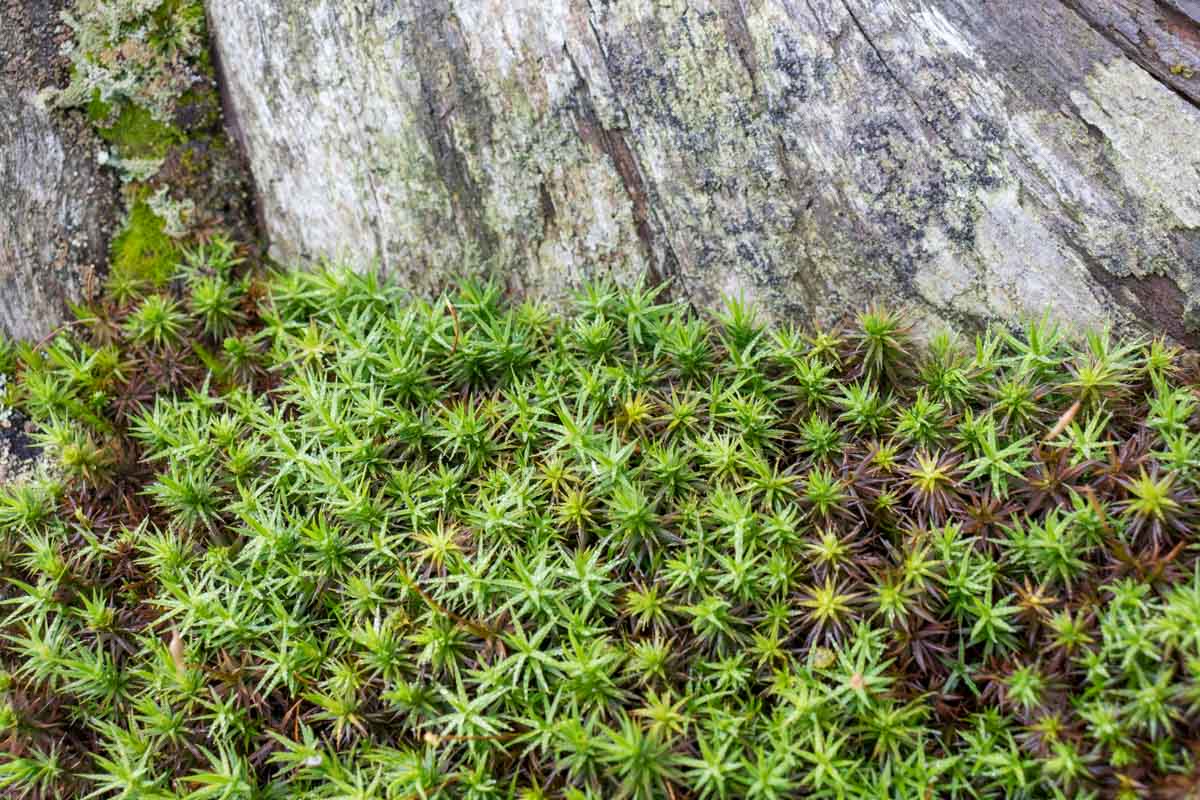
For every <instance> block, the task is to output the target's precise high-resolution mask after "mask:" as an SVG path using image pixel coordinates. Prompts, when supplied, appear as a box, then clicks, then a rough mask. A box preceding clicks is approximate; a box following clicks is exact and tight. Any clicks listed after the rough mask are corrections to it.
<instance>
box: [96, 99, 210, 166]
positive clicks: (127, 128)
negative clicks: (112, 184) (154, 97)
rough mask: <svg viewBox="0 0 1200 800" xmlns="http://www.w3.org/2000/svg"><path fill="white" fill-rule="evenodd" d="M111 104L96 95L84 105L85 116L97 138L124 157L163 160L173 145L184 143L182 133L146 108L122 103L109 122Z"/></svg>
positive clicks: (111, 113)
mask: <svg viewBox="0 0 1200 800" xmlns="http://www.w3.org/2000/svg"><path fill="white" fill-rule="evenodd" d="M113 116H114V111H113V107H112V104H110V103H106V102H104V101H103V100H102V99H100V96H99V93H97V94H96V95H95V96H94V97H93V98H92V101H91V102H90V103H89V104H88V117H89V118H90V119H91V120H92V121H93V122H94V123H95V124H96V126H97V131H98V132H99V134H100V136H101V138H103V139H104V141H106V142H108V143H109V144H111V145H113V146H115V147H116V148H117V150H118V152H119V153H120V155H121V156H122V157H124V158H164V157H166V155H167V152H168V151H169V150H170V149H171V147H173V146H174V145H177V144H180V143H182V142H183V141H185V139H186V137H185V136H184V134H183V132H182V131H181V130H179V129H178V128H176V127H175V126H174V125H170V124H168V123H165V122H161V121H159V120H157V119H155V118H154V115H153V114H151V113H150V111H149V110H148V109H145V108H142V107H141V106H138V105H134V104H132V103H126V104H123V106H122V108H121V109H120V111H119V113H117V114H116V118H115V119H113Z"/></svg>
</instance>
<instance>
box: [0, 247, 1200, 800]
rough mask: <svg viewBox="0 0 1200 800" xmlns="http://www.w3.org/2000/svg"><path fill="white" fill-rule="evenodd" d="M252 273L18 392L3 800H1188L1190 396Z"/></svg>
mask: <svg viewBox="0 0 1200 800" xmlns="http://www.w3.org/2000/svg"><path fill="white" fill-rule="evenodd" d="M240 269H241V267H240V265H239V264H238V262H237V259H236V258H235V257H234V253H233V250H232V248H230V247H227V246H224V245H223V244H221V243H220V242H218V243H217V244H215V245H213V246H211V247H208V248H207V249H205V250H202V251H199V252H196V253H193V254H191V256H190V257H189V259H188V260H187V263H186V264H185V266H184V268H183V269H182V271H181V273H180V275H179V276H177V277H176V279H175V280H174V281H173V282H172V283H171V284H170V286H169V287H168V288H167V289H164V290H162V291H161V292H159V293H155V294H150V295H149V296H144V297H138V296H133V295H131V296H128V297H114V298H110V299H109V300H108V301H106V303H105V304H104V305H102V306H100V307H98V308H95V309H92V310H90V311H87V312H85V315H84V320H85V323H86V324H83V325H80V326H78V327H77V328H76V330H75V332H74V337H73V338H72V337H68V336H67V335H63V336H60V337H58V338H57V339H55V340H54V341H53V342H51V343H49V344H47V345H46V346H44V347H42V348H41V349H40V350H35V348H32V347H24V348H20V349H19V351H18V355H19V356H20V360H21V365H20V367H19V368H18V370H17V371H18V379H17V381H15V384H14V385H15V386H16V387H17V389H16V392H15V393H16V399H17V401H18V402H19V404H20V405H21V407H22V408H23V409H24V410H25V411H26V413H29V414H30V415H31V416H33V417H34V418H35V419H37V420H38V421H39V423H40V425H41V428H42V431H43V433H42V441H43V444H44V445H45V446H46V447H47V448H49V450H50V451H51V452H52V453H53V454H54V455H55V457H56V459H57V462H58V464H59V469H58V471H57V472H56V473H55V475H54V476H47V477H44V478H42V479H40V480H37V481H33V482H30V483H27V484H24V485H22V486H17V487H9V488H7V489H5V490H3V493H2V494H0V567H2V570H3V577H4V579H5V581H4V587H3V590H2V591H3V600H4V604H3V607H2V610H0V624H2V634H3V635H2V638H0V663H2V666H3V671H2V672H0V686H2V688H3V692H4V694H3V704H2V706H0V729H2V730H3V736H4V737H5V738H4V743H5V744H4V752H5V756H4V757H3V760H2V763H0V784H2V785H3V786H4V787H6V788H7V790H8V791H9V792H12V793H13V794H15V795H17V796H22V795H28V796H45V797H53V796H62V797H85V796H91V797H126V798H174V797H187V798H196V799H197V800H198V799H199V798H258V797H263V798H268V797H313V798H397V799H399V798H432V797H438V798H483V797H510V796H518V795H519V796H524V797H530V798H533V797H562V798H572V799H573V800H574V799H576V798H608V797H634V798H690V797H695V798H733V797H749V798H777V797H822V798H844V797H903V798H908V797H912V798H918V797H919V798H926V797H954V798H975V797H995V798H1002V797H1031V798H1033V797H1088V796H1096V797H1112V796H1116V797H1139V796H1145V795H1147V794H1149V793H1152V792H1157V793H1160V794H1162V796H1180V795H1181V794H1183V793H1185V792H1186V791H1188V790H1189V787H1192V786H1193V785H1194V782H1195V781H1194V777H1193V775H1194V769H1195V763H1194V760H1195V756H1194V753H1193V747H1194V744H1195V742H1196V739H1197V731H1198V725H1200V715H1198V712H1200V572H1198V571H1197V570H1198V567H1197V551H1196V546H1195V545H1196V536H1195V530H1196V529H1195V525H1196V521H1197V517H1198V516H1200V501H1198V500H1197V496H1196V487H1197V479H1198V477H1200V472H1198V469H1200V432H1198V430H1200V424H1198V420H1200V418H1198V415H1197V395H1196V391H1195V370H1194V366H1193V364H1192V362H1191V361H1190V360H1189V357H1188V356H1187V354H1181V353H1178V352H1176V351H1174V350H1172V349H1171V348H1170V347H1168V346H1166V345H1164V344H1163V343H1162V342H1157V341H1130V340H1121V339H1118V338H1116V337H1111V336H1108V335H1104V334H1093V335H1091V336H1089V337H1086V338H1085V339H1083V340H1079V341H1076V340H1073V339H1071V338H1069V337H1067V336H1066V335H1064V334H1063V333H1062V332H1061V331H1059V330H1058V329H1056V328H1055V326H1054V325H1053V324H1051V323H1049V322H1042V323H1039V324H1032V325H1030V326H1028V327H1027V328H1026V329H1025V330H1024V331H1022V332H1020V333H1011V332H1007V331H1000V330H995V331H990V332H988V333H986V334H983V335H980V336H979V337H978V338H977V339H975V340H974V341H973V342H958V341H956V340H954V339H952V338H950V337H948V336H941V337H936V338H934V339H933V340H932V341H930V342H927V343H924V344H920V345H918V344H916V343H915V342H913V341H912V340H911V339H910V337H909V334H908V331H907V330H906V328H905V326H904V324H903V321H902V319H901V318H900V317H899V316H897V315H896V314H894V313H891V312H887V311H883V310H878V309H873V310H869V311H866V312H864V313H863V314H862V315H860V316H859V318H858V319H857V321H855V322H854V323H853V324H848V325H846V326H844V327H843V328H839V329H830V330H807V331H800V330H792V329H787V328H780V329H769V328H766V327H764V326H762V325H760V324H759V323H758V322H757V321H756V319H755V317H754V314H753V312H752V311H751V310H750V309H749V308H747V307H745V306H744V305H742V304H739V303H731V304H729V306H728V308H727V309H726V311H725V312H723V313H722V314H721V315H719V316H718V317H717V318H708V317H701V316H697V315H696V314H694V313H691V312H689V311H687V310H685V309H684V308H682V307H679V306H676V305H673V304H670V303H666V302H662V301H661V300H660V299H659V297H658V294H657V292H656V291H655V290H652V289H647V288H635V289H623V290H617V289H614V288H612V287H608V286H605V285H602V284H597V285H593V286H589V287H586V288H585V289H583V290H581V291H580V293H579V296H578V298H577V300H576V302H575V304H574V306H573V307H572V308H571V309H570V310H569V311H568V312H567V313H566V314H564V315H560V314H557V313H554V312H552V311H551V310H549V309H547V308H544V307H542V306H539V305H537V304H535V303H530V302H525V303H520V304H518V303H515V302H509V301H507V300H506V299H505V298H504V297H502V295H501V292H500V291H499V290H497V289H496V288H495V287H493V286H490V285H487V284H469V285H466V286H463V287H461V288H460V289H458V290H456V291H455V292H453V293H450V294H449V295H447V296H446V297H444V298H441V299H439V300H438V301H436V302H426V301H422V300H415V299H412V298H410V297H408V296H406V295H405V293H404V292H402V291H401V290H399V289H397V288H395V287H392V286H389V285H386V284H383V283H380V282H378V281H376V280H375V279H373V278H371V277H360V276H354V275H351V274H348V273H344V272H339V271H336V270H328V271H324V272H319V273H313V274H306V273H287V274H282V275H279V276H276V277H273V278H271V279H270V280H269V281H267V282H263V281H259V280H255V279H251V278H249V277H246V276H245V275H243V274H241V272H240Z"/></svg>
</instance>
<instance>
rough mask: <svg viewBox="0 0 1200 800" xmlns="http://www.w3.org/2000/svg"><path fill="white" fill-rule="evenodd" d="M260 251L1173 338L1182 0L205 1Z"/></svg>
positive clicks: (400, 270)
mask: <svg viewBox="0 0 1200 800" xmlns="http://www.w3.org/2000/svg"><path fill="white" fill-rule="evenodd" d="M208 5H209V16H210V24H211V27H212V30H213V32H214V35H215V44H216V48H217V52H218V55H219V61H220V63H221V67H222V70H223V75H224V79H225V81H224V82H225V91H226V100H227V104H228V112H229V117H230V119H231V123H232V125H233V126H234V127H235V131H234V133H235V135H236V136H237V137H238V138H239V139H240V141H241V142H242V144H243V146H244V147H245V149H246V151H247V153H248V155H249V158H250V162H251V166H252V169H253V171H254V175H255V181H256V184H257V187H258V192H259V196H260V205H261V213H262V216H263V219H264V221H265V225H266V231H267V233H268V235H269V237H270V240H271V244H272V248H273V253H274V255H275V256H276V257H277V258H279V259H280V260H281V261H284V262H286V263H304V262H313V261H317V260H320V259H325V258H329V259H342V260H348V261H351V262H353V263H355V264H361V265H364V266H365V265H368V264H370V263H372V262H378V263H379V264H381V265H382V266H383V268H384V269H385V270H386V271H388V272H390V273H393V274H396V275H399V276H401V277H402V278H403V279H404V280H406V281H408V282H409V283H411V284H412V285H413V286H414V287H416V288H419V289H427V288H431V287H435V286H438V285H440V284H442V283H443V282H444V281H445V280H447V279H448V277H449V276H453V275H454V274H456V273H457V272H459V271H460V270H461V269H462V265H463V264H464V263H466V262H469V261H470V260H471V259H473V258H474V257H476V256H488V257H492V258H494V259H495V260H496V261H497V262H498V263H501V264H503V265H504V270H505V275H506V276H507V278H508V280H509V281H510V282H511V284H512V286H513V288H515V289H518V290H528V291H533V292H537V293H540V294H543V295H546V296H550V297H554V296H558V295H561V294H562V293H563V292H564V291H565V290H566V289H567V288H568V287H570V286H572V285H574V284H576V283H578V281H579V280H580V279H582V278H583V277H585V276H592V275H603V274H610V275H613V276H615V277H617V278H619V279H621V280H633V279H636V278H637V277H639V276H643V275H648V276H650V277H651V278H652V279H670V280H671V286H672V287H673V288H672V291H674V292H676V293H677V294H679V295H682V296H684V297H687V298H689V299H691V300H692V301H693V302H695V303H696V304H697V305H702V306H703V305H711V304H712V303H714V302H716V301H717V300H718V299H719V297H720V295H721V294H722V293H742V294H743V295H745V296H747V297H748V298H749V299H751V300H754V301H757V302H758V304H759V305H760V306H761V307H762V308H763V309H765V310H766V311H767V312H768V313H769V314H770V315H771V316H773V317H775V318H777V319H785V320H798V321H799V320H830V319H835V318H838V317H840V316H842V315H843V314H845V313H847V312H848V311H849V310H852V309H855V308H858V307H861V306H863V305H864V304H866V303H868V302H870V301H872V300H880V301H887V302H889V303H891V304H893V305H903V306H907V307H909V308H911V309H913V310H914V311H915V313H916V315H917V316H918V318H920V319H923V320H928V321H934V320H945V321H949V322H951V323H954V324H957V325H961V326H966V327H970V326H973V325H976V324H978V323H980V322H983V321H985V320H991V319H1003V320H1014V319H1018V318H1020V317H1022V316H1027V315H1040V314H1041V313H1042V312H1044V311H1051V312H1053V313H1055V314H1056V315H1058V316H1059V317H1061V318H1063V319H1066V320H1069V321H1072V322H1075V323H1078V324H1079V325H1097V324H1103V323H1105V322H1109V321H1114V322H1117V323H1119V324H1131V325H1135V326H1144V327H1147V328H1151V329H1157V330H1161V331H1166V332H1168V333H1170V334H1171V335H1173V336H1175V337H1176V338H1179V339H1183V340H1189V341H1193V342H1195V341H1196V335H1197V333H1198V332H1200V110H1198V108H1197V102H1198V99H1200V32H1198V27H1197V22H1198V20H1200V3H1198V2H1196V0H1158V2H1155V0H1039V1H1038V2H1027V1H1024V0H1019V1H1017V2H1009V1H1008V0H996V1H995V2H984V1H983V0H969V1H968V0H874V1H869V0H209V3H208Z"/></svg>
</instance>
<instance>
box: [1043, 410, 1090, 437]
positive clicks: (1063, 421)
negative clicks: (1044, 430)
mask: <svg viewBox="0 0 1200 800" xmlns="http://www.w3.org/2000/svg"><path fill="white" fill-rule="evenodd" d="M1081 408H1083V400H1076V401H1075V402H1074V403H1072V404H1071V407H1070V408H1068V409H1067V410H1066V411H1064V412H1063V413H1062V416H1061V417H1059V418H1058V422H1056V423H1054V427H1053V428H1051V429H1050V432H1049V433H1048V434H1046V438H1045V439H1044V440H1043V441H1045V442H1049V441H1050V440H1051V439H1053V438H1055V437H1056V436H1058V435H1059V434H1060V433H1062V432H1063V431H1065V430H1066V429H1067V426H1068V425H1070V424H1071V420H1073V419H1075V415H1076V414H1078V413H1079V409H1081Z"/></svg>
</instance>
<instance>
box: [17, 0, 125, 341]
mask: <svg viewBox="0 0 1200 800" xmlns="http://www.w3.org/2000/svg"><path fill="white" fill-rule="evenodd" d="M62 7H63V0H45V1H43V0H39V1H38V2H28V0H0V198H3V199H0V335H3V336H5V337H9V338H27V339H36V338H39V337H41V336H43V335H45V334H46V333H48V332H49V331H51V330H53V328H54V327H55V326H57V325H58V324H59V323H61V322H62V321H63V319H64V318H65V317H66V315H67V301H78V300H80V299H81V296H82V293H83V291H84V287H85V285H86V284H87V283H88V282H89V281H91V280H92V278H91V277H89V276H93V275H94V274H95V270H97V269H99V268H102V267H103V266H104V264H105V262H106V254H107V249H108V235H109V231H110V230H111V227H112V221H113V216H114V213H115V211H114V209H115V203H116V187H115V185H114V181H113V179H112V177H111V176H108V175H105V174H104V172H103V171H102V170H101V168H100V166H99V164H98V163H97V161H96V155H97V152H98V149H99V144H100V143H99V142H98V141H97V140H96V138H95V136H94V134H92V132H91V130H90V128H89V126H88V125H87V123H86V120H84V119H82V118H81V115H79V114H74V115H71V116H59V115H55V116H54V117H52V116H51V115H50V113H49V112H48V111H46V110H45V109H44V108H42V106H41V105H40V104H39V102H38V100H37V96H36V95H37V92H38V90H40V89H43V88H45V87H47V86H51V85H59V84H60V83H61V82H62V81H63V80H64V79H65V77H66V76H65V72H64V70H65V62H64V59H63V58H62V56H61V52H60V45H61V42H62V37H63V36H64V35H66V31H65V30H64V26H63V25H62V23H61V21H60V18H59V14H60V12H61V10H62Z"/></svg>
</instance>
